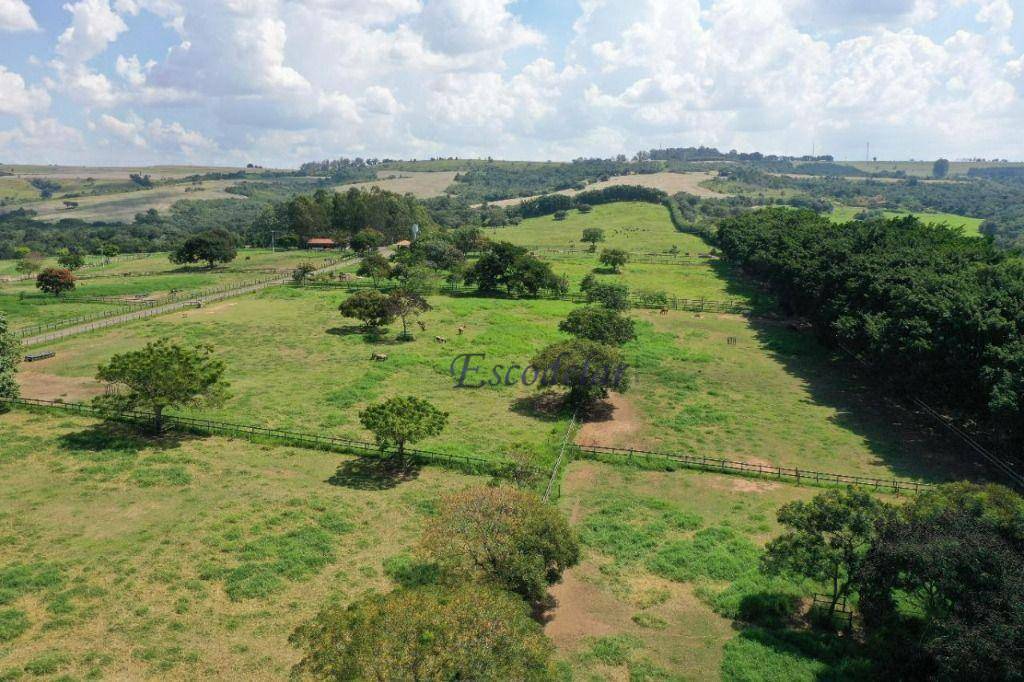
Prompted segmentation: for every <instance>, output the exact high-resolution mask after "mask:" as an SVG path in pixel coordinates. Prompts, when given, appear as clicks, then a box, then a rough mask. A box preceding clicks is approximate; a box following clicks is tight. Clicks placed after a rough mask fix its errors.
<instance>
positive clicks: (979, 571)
mask: <svg viewBox="0 0 1024 682" xmlns="http://www.w3.org/2000/svg"><path fill="white" fill-rule="evenodd" d="M860 609H861V613H862V614H863V617H864V625H865V629H866V630H867V633H868V636H869V642H870V643H871V645H872V650H873V651H875V652H876V656H877V658H878V660H879V664H880V666H881V670H880V671H879V677H880V678H881V679H943V680H970V679H977V680H1019V679H1024V498H1021V496H1019V495H1017V494H1015V493H1013V492H1012V491H1010V490H1008V489H1006V488H1003V487H1001V486H996V485H989V486H977V485H972V484H967V483H957V484H949V485H945V486H940V487H937V488H935V489H934V490H931V491H929V492H926V493H922V494H920V495H919V496H917V497H916V498H915V499H914V500H912V501H911V502H909V503H908V504H906V505H904V506H903V507H902V508H901V509H900V511H899V513H898V515H896V516H894V517H893V518H891V519H889V520H888V522H887V523H885V524H883V525H882V526H881V528H880V530H879V536H878V538H877V540H876V541H875V542H874V543H873V544H872V547H871V550H870V551H869V552H868V554H867V556H866V557H865V559H864V566H863V569H862V577H861V587H860Z"/></svg>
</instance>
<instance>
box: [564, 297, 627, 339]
mask: <svg viewBox="0 0 1024 682" xmlns="http://www.w3.org/2000/svg"><path fill="white" fill-rule="evenodd" d="M558 328H559V329H561V330H562V331H563V332H565V333H567V334H572V335H573V336H575V337H577V338H581V339H589V340H591V341H597V342H599V343H606V344H608V345H610V346H621V345H623V344H625V343H628V342H630V341H633V340H634V339H636V330H635V323H634V321H633V319H632V318H629V317H623V316H622V315H620V314H619V312H618V311H617V310H612V309H610V308H605V307H604V306H584V307H582V308H576V309H575V310H573V311H572V312H571V313H569V316H568V317H566V318H565V319H564V320H562V321H561V322H560V323H559V324H558Z"/></svg>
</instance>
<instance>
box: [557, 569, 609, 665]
mask: <svg viewBox="0 0 1024 682" xmlns="http://www.w3.org/2000/svg"><path fill="white" fill-rule="evenodd" d="M590 568H591V566H589V565H588V564H587V563H584V564H581V565H580V566H577V567H576V568H572V569H569V570H568V571H566V572H565V573H564V574H563V575H562V582H560V583H559V584H557V585H555V586H554V587H552V588H551V596H552V597H554V599H555V604H556V605H555V607H554V608H553V609H552V610H551V611H549V612H548V616H547V617H548V618H549V620H548V622H547V624H546V625H545V626H544V632H545V633H546V634H547V635H548V637H550V638H551V640H552V641H553V642H554V643H555V646H556V647H558V648H559V649H561V650H563V651H567V650H568V651H572V650H575V649H578V648H579V647H580V645H581V642H582V640H583V639H584V638H586V637H601V636H604V635H610V634H612V633H614V632H617V631H619V630H620V629H621V628H622V627H623V625H624V624H625V622H626V620H627V618H628V616H625V615H624V614H623V608H622V605H621V604H619V603H618V601H617V600H616V599H615V598H614V597H612V596H611V595H608V594H606V593H604V592H602V591H601V590H600V589H598V588H597V587H596V586H595V585H593V584H592V583H590V582H588V581H586V580H584V579H583V575H584V573H586V572H587V571H588V569H590Z"/></svg>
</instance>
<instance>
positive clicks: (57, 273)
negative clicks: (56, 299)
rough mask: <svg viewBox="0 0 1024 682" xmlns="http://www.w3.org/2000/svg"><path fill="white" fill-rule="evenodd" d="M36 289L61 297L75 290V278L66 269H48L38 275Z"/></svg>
mask: <svg viewBox="0 0 1024 682" xmlns="http://www.w3.org/2000/svg"><path fill="white" fill-rule="evenodd" d="M36 288H37V289H39V290H40V291H43V292H46V293H47V294H53V295H54V296H60V295H61V294H63V293H64V292H66V291H73V290H74V288H75V276H74V275H72V274H71V271H70V270H67V269H66V268H46V269H45V270H43V271H42V272H40V273H39V274H38V275H36Z"/></svg>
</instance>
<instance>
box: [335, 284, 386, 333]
mask: <svg viewBox="0 0 1024 682" xmlns="http://www.w3.org/2000/svg"><path fill="white" fill-rule="evenodd" d="M338 310H339V311H340V312H341V314H342V315H344V316H345V317H352V318H355V319H357V320H360V321H361V322H362V323H363V326H364V327H365V328H366V329H368V330H374V329H379V328H381V327H386V326H387V325H389V324H391V323H392V322H393V321H394V319H395V311H394V309H393V308H392V305H391V299H390V298H389V297H388V296H387V295H385V294H382V293H381V292H379V291H377V290H376V289H363V290H361V291H357V292H355V293H354V294H352V295H351V296H349V297H348V298H346V299H345V300H344V301H342V302H341V305H340V306H338Z"/></svg>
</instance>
